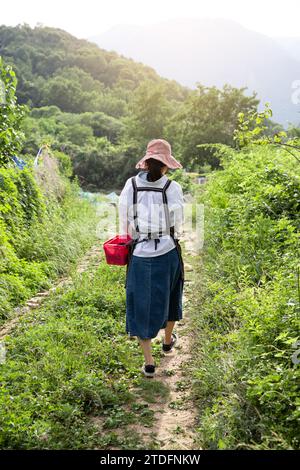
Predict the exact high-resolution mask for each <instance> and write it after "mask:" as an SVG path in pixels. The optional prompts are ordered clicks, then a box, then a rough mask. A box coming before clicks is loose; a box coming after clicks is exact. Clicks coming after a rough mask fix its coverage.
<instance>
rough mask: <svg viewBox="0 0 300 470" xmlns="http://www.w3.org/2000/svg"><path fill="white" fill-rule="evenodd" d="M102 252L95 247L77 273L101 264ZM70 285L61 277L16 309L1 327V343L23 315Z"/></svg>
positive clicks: (65, 278)
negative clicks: (49, 287)
mask: <svg viewBox="0 0 300 470" xmlns="http://www.w3.org/2000/svg"><path fill="white" fill-rule="evenodd" d="M101 251H102V249H101V246H100V244H97V245H95V246H93V247H92V248H91V249H90V250H89V251H88V252H87V253H86V254H85V255H84V257H83V258H82V259H81V261H80V262H79V264H78V266H77V268H76V270H77V272H78V273H81V272H83V271H85V270H86V269H87V268H88V266H92V265H93V264H99V260H100V256H101V254H100V253H101ZM70 284H72V279H71V277H61V278H60V279H59V280H58V281H57V282H56V284H55V285H54V286H53V287H52V288H51V289H49V290H47V291H44V292H38V293H37V294H36V295H35V296H34V297H32V298H31V299H29V300H27V302H26V304H25V305H24V306H22V307H17V308H15V309H14V310H13V311H12V313H11V318H10V319H9V320H8V321H7V322H5V323H4V324H3V325H2V326H1V327H0V341H1V340H3V339H4V338H5V336H7V335H9V334H10V333H11V332H12V331H13V329H14V328H15V327H16V325H17V324H18V322H19V320H20V318H21V317H22V316H23V315H26V314H27V313H28V312H30V311H31V310H33V309H35V308H38V307H40V305H41V304H42V303H43V301H44V299H45V298H46V297H48V296H49V295H50V294H51V292H53V291H55V290H57V289H59V288H61V287H63V286H67V285H70Z"/></svg>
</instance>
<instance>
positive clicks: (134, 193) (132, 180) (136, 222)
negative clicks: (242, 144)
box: [131, 176, 140, 233]
mask: <svg viewBox="0 0 300 470" xmlns="http://www.w3.org/2000/svg"><path fill="white" fill-rule="evenodd" d="M131 183H132V188H133V222H134V228H135V231H136V233H139V232H140V229H139V226H138V221H137V185H136V181H135V176H133V177H132V178H131Z"/></svg>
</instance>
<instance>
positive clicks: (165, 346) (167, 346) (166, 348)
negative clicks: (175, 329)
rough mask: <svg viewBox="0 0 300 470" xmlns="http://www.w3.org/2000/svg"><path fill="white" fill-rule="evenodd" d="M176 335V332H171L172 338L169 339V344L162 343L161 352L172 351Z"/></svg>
mask: <svg viewBox="0 0 300 470" xmlns="http://www.w3.org/2000/svg"><path fill="white" fill-rule="evenodd" d="M177 339H178V338H177V335H176V333H172V339H171V344H165V343H163V345H162V349H163V352H165V353H169V352H171V351H172V349H173V347H174V346H175V344H176V343H177Z"/></svg>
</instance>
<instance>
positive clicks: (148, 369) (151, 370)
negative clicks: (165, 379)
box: [142, 364, 155, 378]
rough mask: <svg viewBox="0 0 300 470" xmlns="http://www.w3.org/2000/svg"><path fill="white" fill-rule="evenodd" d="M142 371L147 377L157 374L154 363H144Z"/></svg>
mask: <svg viewBox="0 0 300 470" xmlns="http://www.w3.org/2000/svg"><path fill="white" fill-rule="evenodd" d="M142 372H143V374H144V376H145V377H148V378H152V377H154V374H155V366H153V365H152V364H148V365H146V364H144V365H143V367H142Z"/></svg>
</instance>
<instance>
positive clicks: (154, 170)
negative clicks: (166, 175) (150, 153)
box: [146, 158, 165, 181]
mask: <svg viewBox="0 0 300 470" xmlns="http://www.w3.org/2000/svg"><path fill="white" fill-rule="evenodd" d="M146 163H147V166H148V175H147V179H148V181H156V180H158V179H159V178H161V176H162V172H161V170H162V168H163V167H164V166H165V164H164V163H162V162H161V161H160V160H156V159H155V158H147V160H146Z"/></svg>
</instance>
